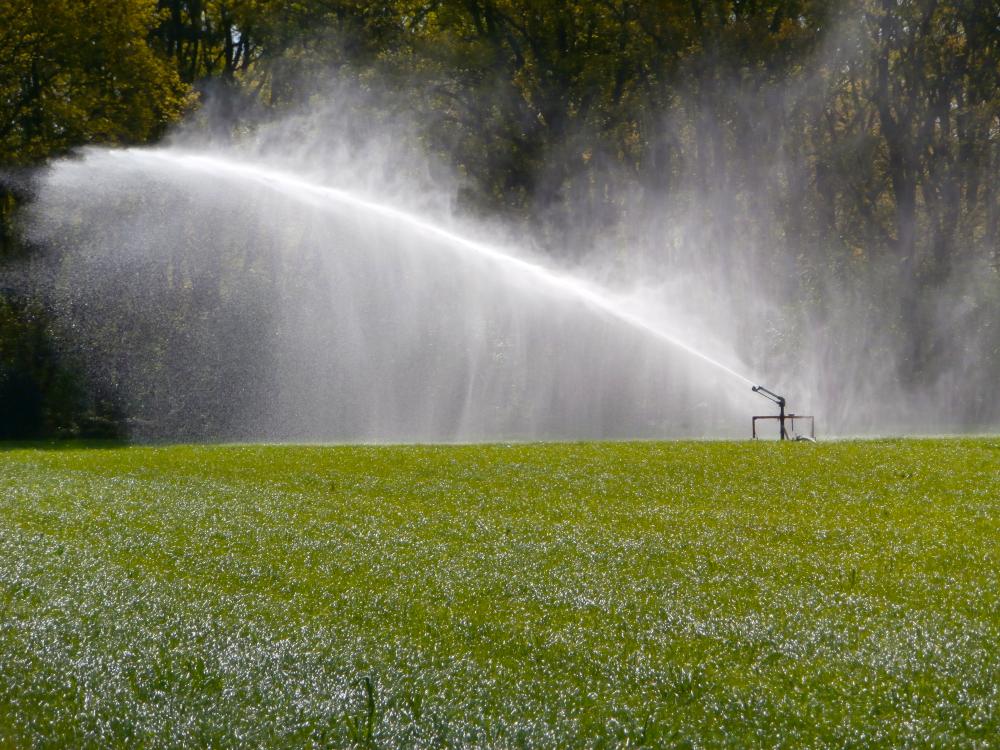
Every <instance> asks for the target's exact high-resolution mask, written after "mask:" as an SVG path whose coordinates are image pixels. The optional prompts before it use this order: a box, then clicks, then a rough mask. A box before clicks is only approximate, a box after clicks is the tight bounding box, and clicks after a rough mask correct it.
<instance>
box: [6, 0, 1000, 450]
mask: <svg viewBox="0 0 1000 750" xmlns="http://www.w3.org/2000/svg"><path fill="white" fill-rule="evenodd" d="M331 79H333V80H337V81H338V82H348V83H350V84H351V85H352V86H354V87H355V88H357V89H359V90H364V91H367V92H368V93H369V104H368V106H370V107H373V108H375V109H379V108H381V109H382V110H384V112H385V113H386V115H387V116H391V115H394V114H398V113H401V112H405V113H411V114H413V113H415V114H416V117H414V118H413V119H414V120H415V121H417V122H419V123H420V128H419V131H420V132H419V137H420V140H421V142H422V146H423V147H424V148H425V149H427V150H428V151H430V152H431V153H433V154H434V155H436V156H437V157H438V158H440V159H442V160H444V161H445V162H447V163H449V164H450V165H451V166H452V167H453V168H454V170H455V172H456V173H457V174H459V175H461V176H462V181H461V186H462V187H461V193H460V195H459V200H460V203H461V206H462V208H463V210H465V211H467V212H473V213H477V214H482V215H485V216H503V217H508V218H513V219H515V220H516V221H518V222H523V223H526V224H528V225H529V226H531V227H532V228H533V231H534V232H535V233H536V236H538V237H541V238H542V242H543V244H546V245H548V246H549V247H551V249H552V251H553V252H562V253H568V252H574V248H577V249H580V250H579V251H581V252H582V251H583V250H586V249H587V247H588V243H589V242H590V239H589V238H592V237H594V236H596V235H598V234H600V233H605V234H606V233H608V232H611V233H614V232H621V231H623V230H622V227H624V226H627V225H628V217H629V214H630V213H637V212H642V213H643V215H646V216H649V215H655V214H656V213H657V212H660V213H663V214H664V215H667V214H671V212H672V213H673V214H675V215H676V214H677V213H678V212H681V211H682V212H683V214H684V216H685V217H686V219H687V220H688V221H695V222H697V223H699V224H701V225H702V226H704V227H706V228H707V229H706V231H705V233H704V236H703V238H702V239H703V241H704V242H705V243H706V250H705V252H716V253H721V254H725V253H735V252H737V250H736V249H734V248H738V247H743V246H745V244H746V243H743V244H742V245H741V243H737V242H734V241H733V240H734V238H746V237H753V238H754V242H753V243H752V244H753V247H754V248H756V249H754V250H752V251H751V250H744V251H743V252H752V253H754V254H755V256H757V257H755V258H754V259H753V260H754V261H755V262H756V261H759V260H763V261H767V260H768V258H767V257H760V256H761V253H763V254H764V255H765V256H766V255H767V253H772V255H771V257H770V259H771V260H772V261H773V260H777V259H781V260H782V262H784V261H786V260H788V261H789V263H788V264H786V265H787V267H786V268H785V269H784V270H783V272H782V279H781V290H782V292H788V291H792V292H793V293H794V294H796V295H799V296H802V297H809V300H810V303H811V304H817V305H822V304H823V302H824V300H823V299H822V295H823V292H822V289H819V286H820V283H819V280H820V279H826V278H830V277H833V278H843V277H845V276H852V277H857V278H859V279H864V278H865V277H866V276H870V277H872V278H874V277H875V276H876V270H877V271H878V276H879V278H880V279H882V282H880V283H884V278H885V277H884V273H885V272H886V269H889V270H890V273H891V275H892V281H891V284H890V285H891V287H892V289H894V290H895V291H896V295H895V296H896V299H895V300H894V302H893V303H892V304H891V305H889V307H890V308H891V309H889V310H888V312H886V313H885V314H884V316H883V318H882V319H881V320H882V322H883V323H884V324H885V325H888V326H895V327H898V329H899V337H900V340H901V342H902V343H901V344H900V346H901V352H902V354H901V365H902V366H903V368H904V369H905V376H904V378H903V379H904V380H907V379H908V380H910V381H912V382H920V381H921V380H922V379H928V378H933V377H934V374H935V372H936V371H937V370H939V369H940V368H941V367H942V366H943V363H942V359H944V358H946V357H948V356H949V351H950V350H949V348H948V346H947V345H946V342H943V341H942V339H941V336H942V334H941V333H940V331H938V332H935V330H934V327H933V326H930V325H927V324H926V319H927V318H928V317H929V316H931V315H933V306H934V305H937V304H939V301H938V299H937V295H936V292H937V290H941V289H945V288H948V285H949V283H950V280H951V279H952V278H953V277H954V276H955V275H956V274H967V273H969V269H973V268H974V269H977V270H976V273H977V274H979V275H980V276H981V277H982V278H979V279H978V281H977V283H978V284H979V286H978V287H977V288H978V289H979V291H978V292H977V296H976V299H975V300H974V301H973V304H972V308H973V309H972V312H971V313H970V314H971V315H972V316H973V318H976V316H978V318H976V321H978V322H974V325H978V326H980V327H981V328H983V327H989V326H991V325H992V326H993V330H994V333H993V334H992V338H987V339H986V340H987V341H992V346H993V348H992V349H991V350H989V351H987V352H985V354H983V356H985V357H986V360H985V363H984V366H986V367H990V368H993V371H994V372H998V373H1000V333H997V332H996V329H1000V325H998V322H1000V321H997V320H995V319H994V318H993V313H994V312H995V311H996V309H997V304H998V300H997V295H998V293H1000V292H998V288H1000V282H998V280H997V275H998V272H1000V268H998V267H1000V193H998V187H997V179H996V178H997V175H1000V144H998V139H1000V2H996V1H994V0H987V1H986V2H983V1H982V0H940V1H939V0H913V1H912V2H907V1H905V0H836V1H832V0H815V1H810V0H756V1H754V0H726V1H721V0H720V1H711V0H591V1H590V2H571V1H569V0H552V1H551V2H544V3H543V2H535V1H529V0H436V1H434V0H431V1H428V0H401V1H397V2H391V1H388V0H386V1H384V2H377V1H366V0H303V1H302V2H294V3H293V2H281V1H278V0H159V2H154V1H153V0H102V1H101V2H96V1H94V0H8V1H7V2H6V3H4V4H3V6H2V7H0V165H2V167H3V168H4V172H3V174H4V178H3V182H2V186H0V264H2V266H0V272H2V273H3V276H4V278H5V279H6V281H3V282H2V283H0V286H3V287H4V291H3V297H2V300H0V403H2V409H3V412H2V424H0V437H37V436H43V435H87V434H109V433H115V432H116V431H118V430H120V429H121V425H122V423H123V416H122V415H121V414H120V411H119V405H116V403H115V399H114V397H113V395H112V394H108V393H105V392H101V389H99V388H97V387H95V386H94V385H93V384H89V383H88V382H87V381H86V379H85V378H84V377H83V376H81V375H79V374H77V373H78V372H79V371H82V370H81V368H80V367H79V366H78V362H77V358H78V357H79V356H83V355H82V354H80V353H77V354H75V355H73V354H69V352H73V351H74V347H73V346H72V345H70V344H71V342H65V341H62V340H60V336H65V334H58V333H56V332H55V331H54V329H53V327H52V325H51V321H50V319H49V316H48V314H47V311H46V309H45V306H44V304H42V303H41V302H40V301H39V300H36V299H32V298H31V297H30V295H25V294H24V293H22V292H20V291H18V285H17V283H16V279H17V274H18V269H19V268H20V267H21V266H22V265H23V264H24V262H25V258H30V257H31V256H32V254H33V253H38V252H41V249H39V248H33V247H31V246H30V245H29V243H27V242H26V241H25V240H24V239H23V236H22V234H21V233H20V231H19V220H20V219H19V217H20V215H21V214H20V211H19V207H20V206H21V205H22V204H23V203H24V202H25V201H26V200H27V199H28V198H29V197H30V179H28V171H27V170H30V169H31V168H34V167H38V166H39V165H42V164H44V163H45V162H46V160H49V159H52V158H55V157H59V156H61V155H64V154H66V153H68V152H70V151H71V150H72V149H74V148H77V147H79V146H81V145H86V144H98V143H112V144H137V143H149V142H154V141H156V140H157V139H159V138H161V137H162V136H163V134H164V133H165V132H166V131H167V129H168V128H169V127H170V125H171V124H172V123H175V122H178V121H179V120H180V119H181V118H182V117H184V115H185V114H186V113H189V112H193V111H196V110H198V108H199V107H206V108H207V109H210V110H211V112H212V119H213V122H215V123H218V122H222V123H225V125H226V127H227V128H229V129H232V130H234V131H235V130H238V129H239V128H240V127H241V126H243V125H248V124H250V123H252V122H253V121H255V120H257V119H260V118H261V117H266V116H269V115H271V114H273V113H276V112H282V111H292V110H295V109H297V108H300V107H302V106H304V105H306V104H307V103H308V102H309V101H310V97H311V96H313V95H315V94H316V93H317V92H319V91H321V90H322V89H323V87H324V86H326V85H327V84H328V83H329V81H330V80H331ZM581 216H585V217H586V220H585V221H584V220H581V218H580V217H581ZM658 251H659V250H658V249H657V248H656V246H655V244H654V245H652V246H650V245H649V244H648V243H646V244H645V245H643V246H642V247H640V246H639V245H638V244H637V245H636V246H635V249H634V252H636V253H656V252H658ZM729 260H731V263H732V265H733V267H735V268H739V267H740V266H741V264H744V263H746V262H747V259H745V258H744V259H741V258H737V257H732V258H731V259H729ZM983 274H985V276H983ZM982 406H983V404H982V401H981V400H980V401H975V402H972V403H970V404H969V406H968V408H969V409H970V410H976V409H982Z"/></svg>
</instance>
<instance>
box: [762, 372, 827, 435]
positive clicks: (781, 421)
mask: <svg viewBox="0 0 1000 750" xmlns="http://www.w3.org/2000/svg"><path fill="white" fill-rule="evenodd" d="M753 392H754V393H759V394H760V395H761V396H763V397H764V398H766V399H767V400H768V401H771V402H773V403H775V404H777V405H778V415H777V416H775V415H773V414H768V415H763V416H755V417H753V419H752V420H751V430H752V434H753V439H754V440H756V439H757V420H758V419H777V420H778V429H779V434H780V435H781V438H780V439H781V440H809V441H811V442H814V443H815V442H816V425H815V420H814V419H813V417H812V416H811V415H808V414H792V413H791V412H789V413H788V414H786V413H785V397H784V396H779V395H778V394H777V393H775V392H774V391H770V390H768V389H767V388H765V387H764V386H762V385H755V386H753ZM796 419H798V420H801V421H805V420H809V434H808V435H804V434H803V435H800V434H798V433H797V432H796V431H795V420H796ZM786 422H787V423H788V428H786V427H785V423H786ZM793 435H794V437H792V436H793Z"/></svg>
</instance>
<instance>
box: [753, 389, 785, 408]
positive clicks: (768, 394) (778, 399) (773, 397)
mask: <svg viewBox="0 0 1000 750" xmlns="http://www.w3.org/2000/svg"><path fill="white" fill-rule="evenodd" d="M753 392H754V393H759V394H760V395H761V396H763V397H764V398H766V399H768V400H769V401H773V402H774V403H776V404H777V405H778V406H782V407H783V406H784V405H785V397H784V396H779V395H778V394H777V393H775V392H774V391H769V390H768V389H767V388H765V387H764V386H762V385H755V386H754V387H753Z"/></svg>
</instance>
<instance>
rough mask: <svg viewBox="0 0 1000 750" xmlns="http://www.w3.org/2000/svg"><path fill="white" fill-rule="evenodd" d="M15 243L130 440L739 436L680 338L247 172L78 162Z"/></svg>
mask: <svg viewBox="0 0 1000 750" xmlns="http://www.w3.org/2000/svg"><path fill="white" fill-rule="evenodd" d="M32 230H33V234H34V237H35V239H36V240H37V241H38V242H40V243H42V244H45V245H47V246H49V247H54V248H58V250H59V252H58V253H56V254H54V255H53V256H52V257H51V260H52V261H53V267H52V268H50V269H48V272H47V273H38V274H36V277H37V278H45V279H50V282H49V284H48V290H47V292H48V294H49V297H50V299H51V300H52V306H53V307H54V308H55V309H56V310H57V311H60V312H61V313H62V319H63V321H64V323H65V324H66V325H67V326H68V327H72V331H73V333H72V335H73V337H74V338H75V339H76V340H77V341H79V342H80V343H81V344H82V345H83V346H86V347H87V349H88V351H90V352H92V353H93V357H94V361H95V362H97V363H98V367H99V372H98V373H97V375H98V376H99V377H100V378H103V379H104V380H105V381H106V382H107V383H108V388H114V389H117V392H118V393H122V394H124V398H125V400H126V402H127V403H126V409H127V410H128V411H129V412H130V413H132V414H136V415H138V417H139V419H138V420H137V421H136V422H135V424H136V425H137V427H136V428H135V431H136V432H138V433H139V436H140V437H144V436H146V435H148V436H150V437H162V436H164V435H166V436H171V437H173V436H184V437H215V438H240V439H262V438H263V439H296V440H300V439H322V440H331V439H334V440H351V441H357V440H371V441H419V442H426V441H441V440H444V441H453V440H458V441H469V440H498V439H592V438H657V437H668V436H682V435H693V436H704V435H706V434H709V435H732V436H734V437H735V436H737V435H738V432H737V429H736V427H735V426H736V424H737V423H738V422H739V421H741V420H740V419H739V415H740V414H746V413H747V411H748V406H747V405H746V404H743V403H741V401H740V399H739V397H738V394H737V391H736V390H735V389H732V388H729V387H728V386H727V385H726V382H727V381H732V380H735V381H738V382H740V383H743V384H748V385H753V381H752V380H751V379H750V378H748V377H746V376H745V375H743V374H742V373H740V372H739V371H738V370H736V369H734V368H732V367H730V366H728V365H726V364H724V363H723V362H722V361H720V357H718V356H715V355H713V354H709V353H707V352H705V351H703V349H702V348H701V347H700V346H696V345H695V344H694V343H692V341H691V339H690V338H689V337H688V336H686V335H685V333H684V331H685V330H691V329H690V328H689V325H690V320H685V319H681V318H677V317H672V316H671V315H669V314H666V313H665V312H664V311H663V310H661V309H658V308H657V307H655V306H650V305H648V304H643V303H640V302H639V301H637V300H636V299H634V298H629V297H627V296H622V295H617V294H615V293H613V292H611V291H608V290H607V289H604V288H602V287H601V286H599V285H597V284H595V283H593V282H591V281H589V280H588V279H586V278H584V277H583V276H580V275H575V274H570V273H565V272H560V271H556V270H553V269H551V268H548V267H546V266H545V265H544V264H542V263H538V262H533V261H531V260H527V259H525V258H523V257H519V256H518V254H516V253H513V252H510V251H507V250H503V249H501V248H499V247H497V246H494V245H492V244H488V243H484V242H480V241H478V240H475V239H472V238H471V237H469V236H466V235H464V234H460V233H458V232H454V231H452V230H450V229H448V228H445V227H444V226H442V225H441V224H438V223H435V222H433V221H431V220H429V219H427V218H425V217H422V216H419V215H417V214H415V213H411V212H407V211H404V210H401V209H399V208H396V207H393V206H390V205H387V204H384V203H380V202H377V201H374V200H371V199H369V198H367V197H363V196H361V195H359V194H357V193H355V192H353V191H351V190H346V189H343V188H339V187H333V186H330V185H326V184H321V183H318V182H314V181H310V180H308V179H304V178H302V177H299V176H297V175H295V174H292V173H290V172H288V171H284V170H280V169H275V168H272V167H269V166H265V165H262V164H257V163H254V162H253V161H252V160H248V159H247V158H246V157H243V156H239V157H222V156H220V155H218V154H212V155H208V154H203V153H193V152H190V151H180V150H177V149H170V148H167V149H156V150H139V149H128V150H120V151H109V150H90V151H87V152H85V153H84V154H83V156H82V158H81V159H79V160H73V161H65V162H59V163H57V164H55V165H54V166H53V167H52V169H51V170H50V171H49V172H48V173H46V174H45V175H44V176H43V177H42V179H41V180H40V184H39V190H38V198H37V200H36V202H35V204H34V208H33V221H32ZM678 353H680V354H682V355H683V356H681V357H678V356H677V354H678ZM108 363H111V364H110V365H109V364H108ZM712 373H716V374H717V375H718V376H721V377H716V375H713V374H712ZM720 396H721V397H720ZM196 420H197V421H196ZM192 424H194V425H195V427H194V428H192V427H191V425H192ZM144 430H145V432H144Z"/></svg>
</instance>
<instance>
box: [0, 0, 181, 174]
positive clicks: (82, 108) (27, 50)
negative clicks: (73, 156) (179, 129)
mask: <svg viewBox="0 0 1000 750" xmlns="http://www.w3.org/2000/svg"><path fill="white" fill-rule="evenodd" d="M156 19H157V16H156V5H155V2H153V0H102V2H84V1H81V0H7V2H4V3H3V4H2V5H0V61H2V65H0V164H4V165H11V164H33V163H37V162H38V161H41V160H43V159H45V158H48V157H50V156H52V155H54V154H60V153H63V152H65V151H67V150H68V149H70V148H73V147H76V146H79V145H82V144H86V143H108V142H111V143H141V142H145V141H148V140H149V139H150V138H153V137H156V136H157V135H159V134H160V133H162V131H163V128H164V127H165V126H166V125H167V124H168V123H169V122H171V121H173V120H175V119H177V117H178V116H179V115H180V114H181V112H182V111H183V109H184V107H185V106H186V105H187V103H188V101H189V100H188V97H187V93H186V89H185V87H184V86H183V85H182V84H181V83H180V80H179V78H178V76H177V73H176V71H175V70H174V68H173V67H172V66H171V65H170V64H169V63H168V62H167V61H166V60H165V59H164V58H162V57H160V56H158V55H156V54H155V53H154V52H153V50H152V48H151V47H150V46H149V45H147V44H146V41H145V37H146V34H147V33H148V31H149V29H150V28H151V26H152V25H153V24H154V23H155V21H156Z"/></svg>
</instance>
